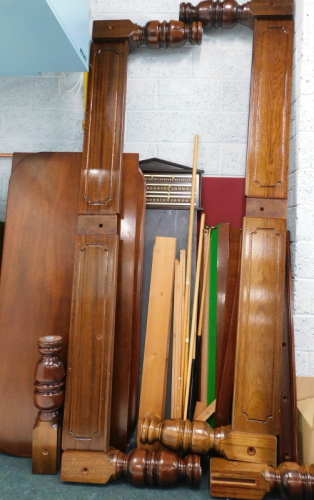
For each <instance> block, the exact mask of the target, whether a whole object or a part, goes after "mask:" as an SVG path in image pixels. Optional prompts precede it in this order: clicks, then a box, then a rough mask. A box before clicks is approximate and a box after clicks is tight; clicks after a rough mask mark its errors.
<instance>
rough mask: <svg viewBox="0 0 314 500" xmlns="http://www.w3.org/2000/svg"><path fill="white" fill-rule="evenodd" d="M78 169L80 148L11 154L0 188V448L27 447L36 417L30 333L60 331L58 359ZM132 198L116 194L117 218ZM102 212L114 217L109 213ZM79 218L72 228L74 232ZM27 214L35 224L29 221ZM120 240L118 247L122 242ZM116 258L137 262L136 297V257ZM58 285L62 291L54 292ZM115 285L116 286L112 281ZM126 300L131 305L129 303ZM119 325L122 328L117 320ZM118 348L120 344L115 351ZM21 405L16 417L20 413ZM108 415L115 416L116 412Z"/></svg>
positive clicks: (132, 385)
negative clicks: (5, 183)
mask: <svg viewBox="0 0 314 500" xmlns="http://www.w3.org/2000/svg"><path fill="white" fill-rule="evenodd" d="M131 156H132V157H133V155H131ZM135 156H136V155H135ZM127 158H128V155H126V154H125V155H124V160H123V161H124V162H125V165H126V164H127ZM131 163H132V162H131ZM126 168H127V167H126ZM80 170H81V154H80V153H37V154H30V153H27V154H21V153H19V154H17V155H14V163H13V174H12V177H11V180H10V187H9V193H8V208H7V218H6V242H5V244H4V249H3V252H4V255H3V276H2V280H3V286H1V288H0V295H1V301H0V323H1V325H2V329H1V332H0V337H1V341H2V344H3V346H4V350H2V351H1V352H0V358H1V363H2V376H1V379H0V394H1V398H0V412H1V429H0V448H1V449H2V450H3V451H5V452H7V453H10V454H12V455H18V456H31V454H32V429H33V426H34V422H35V419H36V408H35V407H34V404H33V388H34V386H33V381H34V368H35V365H36V363H37V359H38V353H37V340H38V337H40V335H41V334H42V332H43V331H44V332H45V333H46V334H47V336H48V335H50V336H52V335H54V334H55V332H58V333H59V334H60V335H61V334H62V338H63V349H62V351H61V359H62V361H63V363H64V364H66V355H67V345H68V335H69V323H70V305H71V290H72V281H73V258H74V245H75V233H76V224H77V201H78V194H79V186H80ZM139 176H140V180H138V182H139V191H138V197H137V203H138V207H139V206H140V205H141V202H140V201H139V200H140V198H142V199H145V196H144V192H143V190H144V186H143V185H142V187H140V185H141V184H142V175H141V174H139ZM122 196H123V192H122ZM129 201H130V200H129ZM133 203H134V200H133V201H132V202H131V206H130V203H127V202H126V201H122V205H123V206H124V214H125V215H124V217H125V222H126V221H127V220H128V221H129V223H131V218H130V216H129V215H128V213H129V211H130V212H131V213H134V208H133ZM142 216H143V214H142ZM103 217H105V216H103V215H99V216H97V218H96V219H97V220H98V224H99V223H102V222H101V220H102V218H103ZM139 217H140V216H138V221H140V218H139ZM82 218H85V219H87V221H86V222H84V226H85V228H87V230H88V231H87V232H91V233H92V232H95V227H96V228H97V223H96V222H95V218H94V219H93V220H91V219H92V218H91V217H90V216H88V215H83V216H82ZM110 218H111V220H114V222H115V217H114V216H110ZM80 220H81V219H79V221H78V228H77V229H78V232H82V230H81V224H80ZM18 221H21V224H22V226H21V227H22V228H23V231H22V232H21V231H19V232H17V228H19V222H18ZM29 221H33V222H36V224H35V223H33V224H31V225H30V224H29ZM115 224H116V222H115ZM132 224H133V222H132ZM141 226H142V223H140V222H139V227H141ZM114 227H115V225H114ZM142 236H143V235H141V234H139V239H138V241H137V248H139V251H138V252H137V251H136V255H140V252H141V251H142V250H141V249H142V248H143V242H141V239H142ZM121 248H122V250H121V251H123V248H124V247H123V245H122V247H121ZM126 254H127V252H126ZM21 256H23V259H21ZM127 262H129V264H127ZM124 266H130V267H132V266H135V267H137V268H139V269H138V271H137V272H136V285H135V286H136V288H137V289H138V291H139V293H136V295H137V299H136V300H137V301H139V300H140V287H141V278H140V274H141V273H140V267H141V262H139V261H137V260H136V262H133V263H132V262H130V261H129V260H128V255H126V259H125V260H124ZM13 269H14V270H15V271H16V272H15V273H13ZM122 272H125V269H124V270H123V269H121V270H120V269H119V275H120V276H121V273H122ZM120 281H121V282H122V281H123V280H120ZM21 286H22V289H25V290H27V294H24V295H23V300H22V299H20V300H18V299H16V297H18V296H19V290H20V289H21V288H20V287H21ZM60 291H62V295H61V296H60ZM118 293H119V294H120V292H119V286H118ZM134 300H135V299H134ZM4 305H5V307H4ZM128 305H129V307H132V306H131V304H130V303H128ZM126 306H127V304H126V303H125V307H124V311H125V315H126V316H127V317H129V315H131V313H130V312H127V309H126ZM138 308H139V304H138V305H137V307H135V309H134V308H133V307H132V311H133V313H134V316H133V320H134V336H132V350H131V351H132V353H131V359H132V360H133V359H134V362H133V361H132V362H131V364H132V372H131V374H130V375H129V376H130V377H131V381H130V382H129V381H128V379H127V380H125V385H129V396H130V400H131V401H130V408H131V406H132V410H131V409H130V413H129V417H130V423H129V425H130V429H131V428H132V426H133V425H134V422H135V413H136V409H135V408H136V399H137V398H136V394H137V377H138V372H137V367H138V361H136V359H137V358H138V355H139V352H138V337H137V334H136V333H135V332H136V331H137V330H138V326H136V323H138V321H139V314H138V313H136V312H135V311H136V310H138ZM117 328H118V326H117ZM121 328H122V330H123V331H124V329H123V325H121ZM116 335H117V336H118V337H119V338H120V337H123V333H122V334H121V333H120V332H119V331H118V330H117V332H116ZM12 339H14V342H13V341H12ZM118 349H119V347H118V345H117V348H116V355H117V357H119V350H118ZM124 349H125V348H123V349H122V351H121V357H122V356H123V352H124ZM19 352H20V357H21V358H22V359H23V363H18V364H15V363H12V361H11V360H12V359H15V356H16V353H17V355H19V354H18V353H19ZM122 371H123V368H122ZM113 377H115V375H113ZM17 387H20V388H21V392H19V391H17ZM124 395H125V394H124V393H123V391H121V393H118V394H117V397H118V399H119V400H120V403H119V404H120V405H123V406H124V407H125V408H127V403H125V402H124V400H123V398H124ZM1 402H2V404H1ZM21 405H22V407H23V419H20V414H21ZM131 412H132V415H133V417H132V418H131ZM115 418H117V420H118V417H117V416H116V417H115ZM124 418H125V417H123V419H124ZM123 421H124V422H125V420H123ZM126 434H127V429H124V436H126ZM124 439H125V437H124Z"/></svg>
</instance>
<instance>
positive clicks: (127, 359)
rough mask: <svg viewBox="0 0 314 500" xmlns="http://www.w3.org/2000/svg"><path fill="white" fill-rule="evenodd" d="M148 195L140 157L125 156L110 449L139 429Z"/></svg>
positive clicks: (121, 448)
mask: <svg viewBox="0 0 314 500" xmlns="http://www.w3.org/2000/svg"><path fill="white" fill-rule="evenodd" d="M144 193H145V185H144V182H143V175H142V173H141V172H140V171H139V169H138V155H137V154H127V155H124V161H123V180H122V192H121V205H120V216H119V218H120V231H119V238H120V241H119V257H118V259H119V262H118V285H117V306H116V321H115V332H116V333H115V340H114V358H113V377H112V380H113V388H112V408H111V423H110V445H111V446H113V447H115V448H117V449H119V450H125V448H126V445H127V439H128V436H129V433H130V432H131V430H132V428H134V426H135V413H136V406H135V402H136V400H137V392H138V391H137V386H138V374H139V343H140V322H139V321H138V317H139V316H140V310H141V286H140V285H141V282H142V262H143V258H142V256H143V238H142V234H143V223H144V213H145V196H144ZM105 217H107V216H105ZM132 375H133V378H132ZM131 398H132V400H133V402H132V404H133V405H134V406H135V407H134V409H133V410H131V409H129V406H130V404H131V403H130V399H131ZM130 413H132V417H131V416H130ZM129 419H131V420H130V421H129Z"/></svg>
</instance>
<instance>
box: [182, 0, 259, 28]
mask: <svg viewBox="0 0 314 500" xmlns="http://www.w3.org/2000/svg"><path fill="white" fill-rule="evenodd" d="M179 16H180V20H181V21H183V22H191V21H201V22H202V24H203V26H204V28H206V29H211V28H220V27H221V28H233V27H234V26H235V25H236V24H237V23H241V24H245V25H246V26H249V27H252V25H253V22H254V18H253V16H252V13H251V11H250V3H249V2H247V3H245V4H243V5H239V4H238V3H237V2H236V1H235V0H224V1H214V0H207V1H203V2H200V3H199V4H198V5H196V6H195V7H194V6H193V5H192V4H191V3H185V2H183V3H181V4H180V14H179Z"/></svg>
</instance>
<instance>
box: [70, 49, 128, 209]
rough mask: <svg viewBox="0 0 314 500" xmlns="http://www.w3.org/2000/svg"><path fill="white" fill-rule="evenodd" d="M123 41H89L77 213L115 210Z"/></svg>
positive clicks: (122, 98) (119, 159) (121, 120)
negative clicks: (89, 50)
mask: <svg viewBox="0 0 314 500" xmlns="http://www.w3.org/2000/svg"><path fill="white" fill-rule="evenodd" d="M128 50H129V46H128V43H127V41H124V42H115V43H93V44H92V47H91V55H90V66H91V69H90V79H91V81H90V82H89V92H88V100H87V102H88V105H87V111H86V119H85V135H84V150H83V170H84V175H83V178H82V184H83V185H82V186H81V192H82V195H81V199H80V209H79V210H80V212H81V213H118V212H119V200H120V198H119V196H116V194H117V193H119V192H120V185H121V163H122V147H123V132H124V106H125V91H126V68H127V57H128Z"/></svg>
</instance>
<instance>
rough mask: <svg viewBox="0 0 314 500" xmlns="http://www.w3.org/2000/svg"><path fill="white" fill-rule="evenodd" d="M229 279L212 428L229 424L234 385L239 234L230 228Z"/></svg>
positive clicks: (239, 251)
mask: <svg viewBox="0 0 314 500" xmlns="http://www.w3.org/2000/svg"><path fill="white" fill-rule="evenodd" d="M229 236H230V240H229V259H228V276H227V284H226V299H225V304H226V307H225V312H224V322H223V343H222V362H221V365H220V370H219V371H218V372H217V396H216V411H215V427H220V426H222V425H230V424H231V413H232V399H233V386H234V369H235V351H236V333H237V318H238V302H239V279H240V254H241V241H242V234H241V231H240V230H239V229H237V228H232V227H230V235H229Z"/></svg>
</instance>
